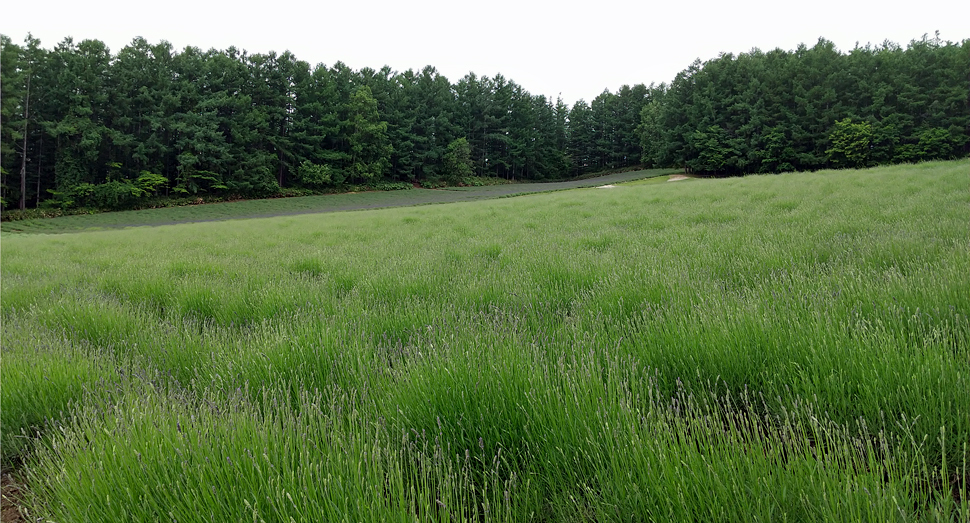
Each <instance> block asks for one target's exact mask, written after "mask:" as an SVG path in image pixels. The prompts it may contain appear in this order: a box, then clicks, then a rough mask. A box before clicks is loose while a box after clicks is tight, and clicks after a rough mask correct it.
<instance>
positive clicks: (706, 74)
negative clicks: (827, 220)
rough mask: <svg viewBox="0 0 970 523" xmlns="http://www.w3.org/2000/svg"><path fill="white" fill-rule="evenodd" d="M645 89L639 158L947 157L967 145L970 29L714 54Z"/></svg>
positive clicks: (799, 162) (730, 163)
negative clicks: (946, 38)
mask: <svg viewBox="0 0 970 523" xmlns="http://www.w3.org/2000/svg"><path fill="white" fill-rule="evenodd" d="M649 98H650V100H649V103H648V104H646V106H645V107H644V109H643V113H642V120H641V126H640V130H639V131H640V135H641V144H642V146H643V160H644V162H645V163H647V164H650V165H662V166H678V167H684V168H685V169H687V170H688V171H694V172H698V173H712V174H744V173H772V172H780V171H801V170H815V169H821V168H827V167H862V166H868V165H876V164H886V163H900V162H915V161H921V160H932V159H949V158H957V157H962V156H966V155H967V153H968V152H970V148H968V137H970V40H964V41H963V42H962V43H960V44H954V43H950V42H942V41H940V39H939V36H938V35H937V37H935V38H927V37H926V36H924V37H923V38H922V39H921V40H915V41H912V42H910V44H909V46H908V47H907V48H905V49H904V48H902V47H900V46H899V45H896V44H893V43H890V42H886V43H884V44H882V45H880V46H875V47H874V46H869V45H867V46H865V47H860V46H856V48H855V49H852V50H851V51H850V52H848V53H840V52H839V51H838V50H836V48H835V45H834V44H833V43H832V42H829V41H826V40H824V39H823V40H819V42H818V43H817V44H816V45H815V46H813V47H807V46H805V45H801V46H799V47H798V49H796V50H795V51H783V50H780V49H776V50H773V51H770V52H761V51H759V50H754V51H752V52H750V53H742V54H740V55H738V56H734V55H731V54H723V55H721V56H719V57H718V58H716V59H713V60H709V61H707V62H704V63H701V62H700V61H695V62H694V63H693V64H691V65H690V67H688V68H687V69H685V70H684V71H682V72H681V73H680V74H678V75H677V77H676V78H675V79H674V80H673V81H672V82H670V84H669V85H667V84H662V85H660V86H659V87H657V86H654V87H653V88H652V89H651V92H650V96H649Z"/></svg>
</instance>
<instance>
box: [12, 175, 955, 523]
mask: <svg viewBox="0 0 970 523" xmlns="http://www.w3.org/2000/svg"><path fill="white" fill-rule="evenodd" d="M968 168H970V162H967V161H960V162H947V163H927V164H919V165H904V166H895V167H887V168H879V169H871V170H863V171H825V172H817V173H801V174H787V175H778V176H751V177H746V178H734V179H722V180H695V181H691V182H679V183H644V184H631V185H622V184H621V185H618V186H617V187H615V188H612V189H609V190H598V189H592V188H591V189H577V190H571V191H562V192H555V193H548V194H536V195H530V196H524V197H519V198H510V199H501V200H490V201H480V202H469V203H458V204H444V205H434V206H422V207H408V208H397V209H384V210H372V211H359V212H345V213H333V214H307V215H299V216H283V217H275V218H266V219H253V220H237V221H222V222H211V223H195V224H183V225H175V226H161V227H153V228H138V229H123V230H110V231H97V232H84V233H75V234H61V235H34V236H31V235H6V234H5V235H4V237H3V245H2V247H3V257H2V283H3V286H2V295H0V296H2V307H0V320H2V334H3V337H2V344H3V348H2V350H3V352H2V358H3V360H2V361H3V365H2V387H3V394H2V397H0V400H2V404H0V407H2V408H0V412H2V419H0V421H2V431H3V432H2V450H3V459H4V466H5V467H15V468H16V469H17V470H18V471H19V475H20V477H21V478H22V480H23V482H24V483H25V488H26V489H27V490H28V491H29V492H30V495H29V499H28V500H27V501H26V502H25V506H26V508H27V509H28V510H29V511H30V515H31V516H32V517H43V518H46V519H50V520H53V521H163V520H164V521H179V522H193V521H266V522H275V521H280V522H288V521H344V520H346V521H389V520H393V521H415V520H419V521H472V520H474V521H531V520H541V521H967V520H970V497H968V465H970V449H968V442H970V321H968V314H970V192H968V190H967V188H968Z"/></svg>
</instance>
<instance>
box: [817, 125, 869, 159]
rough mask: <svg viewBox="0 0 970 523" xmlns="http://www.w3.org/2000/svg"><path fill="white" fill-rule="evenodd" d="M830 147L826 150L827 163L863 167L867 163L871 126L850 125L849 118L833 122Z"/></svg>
mask: <svg viewBox="0 0 970 523" xmlns="http://www.w3.org/2000/svg"><path fill="white" fill-rule="evenodd" d="M829 141H830V142H831V144H832V146H831V147H829V148H828V149H826V151H825V154H827V155H828V157H829V161H831V162H832V163H833V164H835V165H839V166H843V167H863V166H865V165H866V164H867V163H868V162H869V156H870V151H871V146H872V125H871V124H869V122H859V123H852V119H851V118H846V119H844V120H839V121H837V122H835V126H834V127H833V128H832V132H831V133H830V134H829Z"/></svg>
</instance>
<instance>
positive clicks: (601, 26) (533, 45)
mask: <svg viewBox="0 0 970 523" xmlns="http://www.w3.org/2000/svg"><path fill="white" fill-rule="evenodd" d="M967 20H970V3H964V2H955V1H952V0H951V1H946V2H944V1H939V0H927V1H922V2H911V1H910V2H905V3H904V2H901V1H896V0H890V1H888V2H885V1H882V2H877V1H865V2H859V1H854V0H818V1H814V2H777V1H766V0H742V1H735V2H723V1H722V2H710V1H703V2H691V1H677V0H674V1H666V2H643V1H636V0H598V1H591V2H570V1H568V0H567V1H565V2H551V1H541V2H538V1H530V0H490V1H488V2H460V1H453V0H411V1H392V0H374V1H346V0H341V1H339V2H335V1H330V0H324V1H315V2H296V1H292V0H276V1H268V2H250V1H238V2H208V1H200V0H194V1H189V0H169V1H167V2H151V3H147V2H146V3H143V2H129V1H121V0H92V1H84V2H79V1H76V0H71V1H65V0H49V1H46V2H40V3H38V2H6V5H5V7H4V8H3V9H2V13H0V33H2V34H5V35H7V36H9V37H10V38H12V39H13V40H14V41H15V42H18V43H19V42H22V41H23V39H24V38H25V37H26V36H27V33H28V32H30V33H32V34H33V35H34V36H35V37H37V38H39V39H40V40H41V43H42V45H43V47H45V48H47V49H51V48H53V47H54V46H55V45H56V44H57V43H59V42H60V41H62V40H63V39H64V38H65V37H67V36H71V37H73V38H74V40H75V42H79V41H81V40H83V39H89V38H90V39H98V40H101V41H103V42H105V43H106V44H107V45H108V47H109V48H110V49H111V51H112V52H113V53H117V52H118V51H119V50H120V49H121V48H122V47H124V46H125V45H127V44H128V43H130V42H131V41H132V39H133V38H135V37H138V36H141V37H144V38H145V39H147V40H148V41H149V42H151V43H157V42H158V41H160V40H167V41H169V42H171V43H172V45H173V46H174V47H175V48H176V49H178V50H181V49H182V48H184V47H185V46H189V45H191V46H195V47H200V48H202V49H209V48H216V49H225V48H228V47H230V46H235V47H237V48H239V49H245V50H247V51H248V52H250V53H267V52H269V51H276V52H278V53H280V52H283V51H286V50H289V51H290V52H292V53H293V54H294V55H296V57H297V58H298V59H300V60H304V61H307V62H309V63H310V64H311V66H312V65H315V64H318V63H323V64H326V65H328V66H329V65H333V64H334V63H335V62H337V61H342V62H344V63H345V64H347V65H348V66H350V67H351V68H353V69H361V68H363V67H370V68H373V69H380V68H381V67H383V66H384V65H388V66H390V67H391V68H392V69H393V70H395V71H405V70H407V69H415V70H419V69H421V68H423V67H424V66H425V65H432V66H434V67H436V68H437V70H438V72H439V73H441V74H443V75H444V76H446V77H447V78H448V79H449V80H451V81H452V82H456V81H458V80H459V79H460V78H461V77H463V76H465V75H466V74H467V73H468V72H474V73H475V74H477V75H479V76H482V75H486V76H494V75H495V74H498V73H501V74H502V75H504V76H505V77H506V78H508V79H511V80H514V81H515V82H516V83H518V84H519V85H521V86H523V87H524V88H525V89H526V90H527V91H529V92H530V93H532V94H535V95H539V94H543V95H546V96H548V97H550V98H552V99H555V98H556V97H558V96H561V97H562V99H563V101H564V102H566V103H567V104H569V105H572V104H574V103H575V102H576V101H577V100H579V99H581V98H582V99H585V100H587V101H589V100H592V99H593V98H595V97H596V95H598V94H599V93H601V92H603V90H604V89H605V90H609V91H616V90H617V89H618V88H619V87H620V86H622V85H624V84H630V85H632V84H636V83H644V84H650V83H651V82H653V83H658V84H659V83H661V82H670V80H672V79H673V78H674V76H675V75H676V74H677V73H678V72H680V71H682V70H683V69H685V68H686V67H687V66H688V65H690V63H691V62H693V61H694V60H695V59H697V58H700V59H701V60H702V61H704V60H708V59H711V58H716V57H717V56H718V55H719V54H720V53H722V52H724V53H734V54H738V53H742V52H747V51H750V50H751V49H753V48H759V49H761V50H763V51H768V50H771V49H775V48H781V49H785V50H792V49H795V48H796V47H797V46H798V44H800V43H805V44H806V45H808V46H811V45H813V44H815V42H817V41H818V39H819V38H820V37H824V38H826V39H828V40H831V41H832V42H834V43H835V45H836V46H837V47H838V48H839V49H840V50H842V51H848V50H850V49H852V48H853V47H855V46H856V44H857V43H858V44H860V45H863V46H864V45H866V44H867V43H871V44H873V45H878V44H881V43H883V42H884V41H886V40H889V41H892V42H895V43H897V44H900V45H902V46H903V47H905V46H906V44H908V43H909V41H911V40H914V39H917V40H918V39H920V38H921V37H922V36H923V35H924V34H928V35H929V36H930V37H933V36H934V33H935V32H936V31H939V35H940V38H941V39H943V40H950V41H954V42H956V41H961V40H963V39H966V38H970V24H968V23H967Z"/></svg>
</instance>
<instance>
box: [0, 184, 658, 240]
mask: <svg viewBox="0 0 970 523" xmlns="http://www.w3.org/2000/svg"><path fill="white" fill-rule="evenodd" d="M673 172H677V171H676V170H671V169H649V170H643V171H629V172H622V173H614V174H609V175H606V176H600V177H597V178H589V179H584V180H572V181H567V182H546V183H513V184H507V185H490V186H484V187H449V188H444V189H435V190H431V189H414V190H407V191H370V192H360V193H342V194H327V195H320V196H304V197H298V198H273V199H266V200H241V201H237V202H227V203H214V204H207V205H192V206H185V207H167V208H162V209H144V210H138V211H123V212H110V213H100V214H81V215H74V216H61V217H58V218H49V219H33V220H20V221H15V222H4V223H3V224H2V225H0V227H2V230H3V232H8V233H34V234H36V233H45V234H57V233H65V232H81V231H90V230H98V229H117V228H123V227H139V226H146V225H174V224H177V223H191V222H208V221H220V220H234V219H241V218H258V217H263V218H265V217H270V216H287V215H297V214H312V213H325V212H340V211H358V210H363V209H383V208H388V207H408V206H414V205H428V204H435V203H454V202H470V201H476V200H487V199H491V198H502V197H506V196H516V195H521V194H531V193H537V192H547V191H562V190H565V189H577V188H581V187H595V186H598V185H604V184H611V183H619V182H627V181H631V180H642V179H648V178H657V177H660V176H663V175H666V174H670V173H673Z"/></svg>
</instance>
